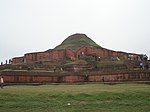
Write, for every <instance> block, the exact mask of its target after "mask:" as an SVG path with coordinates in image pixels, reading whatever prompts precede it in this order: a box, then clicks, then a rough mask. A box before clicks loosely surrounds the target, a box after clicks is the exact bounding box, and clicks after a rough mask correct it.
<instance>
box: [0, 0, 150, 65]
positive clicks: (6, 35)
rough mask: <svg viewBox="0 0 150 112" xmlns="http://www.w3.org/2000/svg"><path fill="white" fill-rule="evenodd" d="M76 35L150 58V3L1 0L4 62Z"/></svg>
mask: <svg viewBox="0 0 150 112" xmlns="http://www.w3.org/2000/svg"><path fill="white" fill-rule="evenodd" d="M74 33H84V34H86V35H87V36H88V37H90V38H91V39H93V40H94V41H95V42H96V43H97V44H99V45H100V46H102V47H105V48H108V49H112V50H117V51H125V52H133V53H140V54H147V55H148V56H150V44H149V43H150V0H0V61H3V62H5V60H6V59H10V58H13V57H18V56H23V55H24V54H25V53H28V52H38V51H45V50H47V49H50V48H54V47H55V46H57V45H58V44H60V43H61V42H62V41H63V40H64V39H65V38H67V37H68V36H69V35H72V34H74Z"/></svg>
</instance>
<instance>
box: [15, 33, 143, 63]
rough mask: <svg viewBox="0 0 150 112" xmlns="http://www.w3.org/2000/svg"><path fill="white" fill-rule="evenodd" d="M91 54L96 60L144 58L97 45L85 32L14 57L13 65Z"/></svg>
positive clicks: (71, 58)
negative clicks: (42, 49)
mask: <svg viewBox="0 0 150 112" xmlns="http://www.w3.org/2000/svg"><path fill="white" fill-rule="evenodd" d="M83 56H91V57H94V58H95V59H96V60H139V61H140V60H142V58H143V55H141V54H135V53H126V52H120V51H113V50H109V49H106V48H103V47H101V46H99V45H97V44H96V43H95V42H94V41H93V40H91V39H90V38H89V37H87V36H86V35H85V34H74V35H71V36H69V37H68V38H66V39H65V40H64V41H63V42H62V43H61V44H60V45H58V46H57V47H55V48H54V49H49V50H47V51H43V52H32V53H27V54H25V55H24V56H22V57H14V58H13V59H12V65H17V64H24V63H34V62H44V61H61V60H70V61H76V60H78V59H79V58H80V57H83Z"/></svg>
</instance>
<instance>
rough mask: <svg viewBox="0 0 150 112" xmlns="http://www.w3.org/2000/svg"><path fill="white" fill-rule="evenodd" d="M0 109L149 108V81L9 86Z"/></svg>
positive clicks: (113, 111) (114, 111)
mask: <svg viewBox="0 0 150 112" xmlns="http://www.w3.org/2000/svg"><path fill="white" fill-rule="evenodd" d="M69 103H70V105H68V104H69ZM0 112H150V85H144V84H118V85H104V84H86V85H41V86H23V85H21V86H7V87H4V89H0Z"/></svg>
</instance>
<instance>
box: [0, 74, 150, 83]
mask: <svg viewBox="0 0 150 112" xmlns="http://www.w3.org/2000/svg"><path fill="white" fill-rule="evenodd" d="M1 75H2V76H3V77H4V81H5V83H84V82H89V83H90V82H125V81H150V71H142V72H141V71H121V72H113V73H111V72H107V73H102V72H90V73H88V74H85V73H83V72H79V73H78V72H77V73H75V72H68V73H54V72H31V71H3V72H2V73H1Z"/></svg>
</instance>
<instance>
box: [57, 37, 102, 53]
mask: <svg viewBox="0 0 150 112" xmlns="http://www.w3.org/2000/svg"><path fill="white" fill-rule="evenodd" d="M83 46H93V47H100V46H99V45H98V44H96V43H95V42H94V41H93V40H92V39H90V38H89V37H87V36H86V35H85V34H74V35H71V36H69V37H68V38H67V39H65V40H64V41H63V42H62V43H61V44H60V45H59V46H57V47H56V48H55V49H57V50H58V49H71V50H77V49H78V48H81V47H83Z"/></svg>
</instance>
